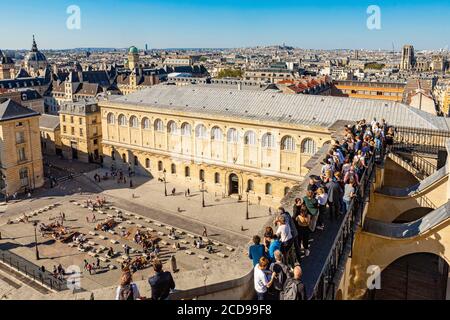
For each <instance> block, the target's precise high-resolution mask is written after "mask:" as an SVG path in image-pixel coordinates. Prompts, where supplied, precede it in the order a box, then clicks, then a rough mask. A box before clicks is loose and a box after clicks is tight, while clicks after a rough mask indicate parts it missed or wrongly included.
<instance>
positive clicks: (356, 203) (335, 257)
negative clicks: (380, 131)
mask: <svg viewBox="0 0 450 320" xmlns="http://www.w3.org/2000/svg"><path fill="white" fill-rule="evenodd" d="M383 156H384V152H383V150H380V151H378V152H375V154H374V155H373V156H372V157H371V158H370V161H369V163H368V166H367V168H366V169H365V170H364V173H363V175H362V176H361V179H360V184H359V186H358V188H357V189H356V192H355V193H356V196H355V197H354V198H353V199H352V201H351V203H350V207H349V209H348V210H347V212H346V214H345V216H344V219H343V220H342V223H341V226H340V227H339V231H338V234H337V235H336V238H335V240H334V243H333V245H332V247H331V250H330V253H329V255H328V257H327V259H326V262H325V264H324V266H323V268H322V272H321V274H320V276H319V278H318V280H317V282H316V285H315V286H314V290H313V294H312V297H310V299H313V300H333V299H334V298H335V292H336V285H337V283H336V282H335V281H333V280H334V278H335V275H336V274H337V271H338V268H339V265H340V264H341V262H343V261H344V262H345V261H346V260H347V258H348V255H349V253H348V252H347V251H346V248H347V247H348V245H350V246H351V245H352V244H353V240H354V233H355V229H356V227H357V226H358V225H361V224H362V220H363V211H364V203H365V201H366V199H367V198H368V197H369V194H370V183H371V180H372V176H373V171H374V165H375V162H379V161H382V157H383Z"/></svg>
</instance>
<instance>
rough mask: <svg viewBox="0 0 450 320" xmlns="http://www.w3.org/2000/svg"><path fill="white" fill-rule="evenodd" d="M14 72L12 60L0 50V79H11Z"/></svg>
mask: <svg viewBox="0 0 450 320" xmlns="http://www.w3.org/2000/svg"><path fill="white" fill-rule="evenodd" d="M11 71H12V72H14V61H13V60H12V59H11V58H10V57H7V56H6V54H4V53H3V52H2V51H1V50H0V80H6V79H11V78H12V77H11Z"/></svg>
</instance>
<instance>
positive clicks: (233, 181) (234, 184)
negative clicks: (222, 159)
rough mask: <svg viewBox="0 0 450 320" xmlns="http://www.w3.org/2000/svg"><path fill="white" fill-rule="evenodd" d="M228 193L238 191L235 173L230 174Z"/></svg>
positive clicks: (237, 179)
mask: <svg viewBox="0 0 450 320" xmlns="http://www.w3.org/2000/svg"><path fill="white" fill-rule="evenodd" d="M229 179H230V189H229V190H230V193H229V194H230V195H232V194H238V193H239V178H238V176H237V175H236V174H234V173H232V174H230V178H229Z"/></svg>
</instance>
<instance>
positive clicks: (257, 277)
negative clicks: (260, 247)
mask: <svg viewBox="0 0 450 320" xmlns="http://www.w3.org/2000/svg"><path fill="white" fill-rule="evenodd" d="M268 265H269V260H268V259H267V258H266V257H261V259H259V263H258V264H257V265H256V266H255V268H254V269H253V270H254V273H253V279H254V282H255V291H256V295H257V299H258V300H266V299H267V289H268V288H270V287H271V286H272V283H273V280H274V279H275V277H276V273H275V272H273V273H272V276H271V278H270V280H268V277H269V274H270V271H268V270H267V266H268Z"/></svg>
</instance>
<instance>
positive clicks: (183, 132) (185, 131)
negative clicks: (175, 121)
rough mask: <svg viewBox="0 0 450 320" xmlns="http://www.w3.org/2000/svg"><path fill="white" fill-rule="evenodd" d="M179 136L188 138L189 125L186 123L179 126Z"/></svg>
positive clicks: (189, 132)
mask: <svg viewBox="0 0 450 320" xmlns="http://www.w3.org/2000/svg"><path fill="white" fill-rule="evenodd" d="M181 135H182V136H186V137H190V136H191V125H190V124H189V123H187V122H185V123H183V124H182V125H181Z"/></svg>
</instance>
